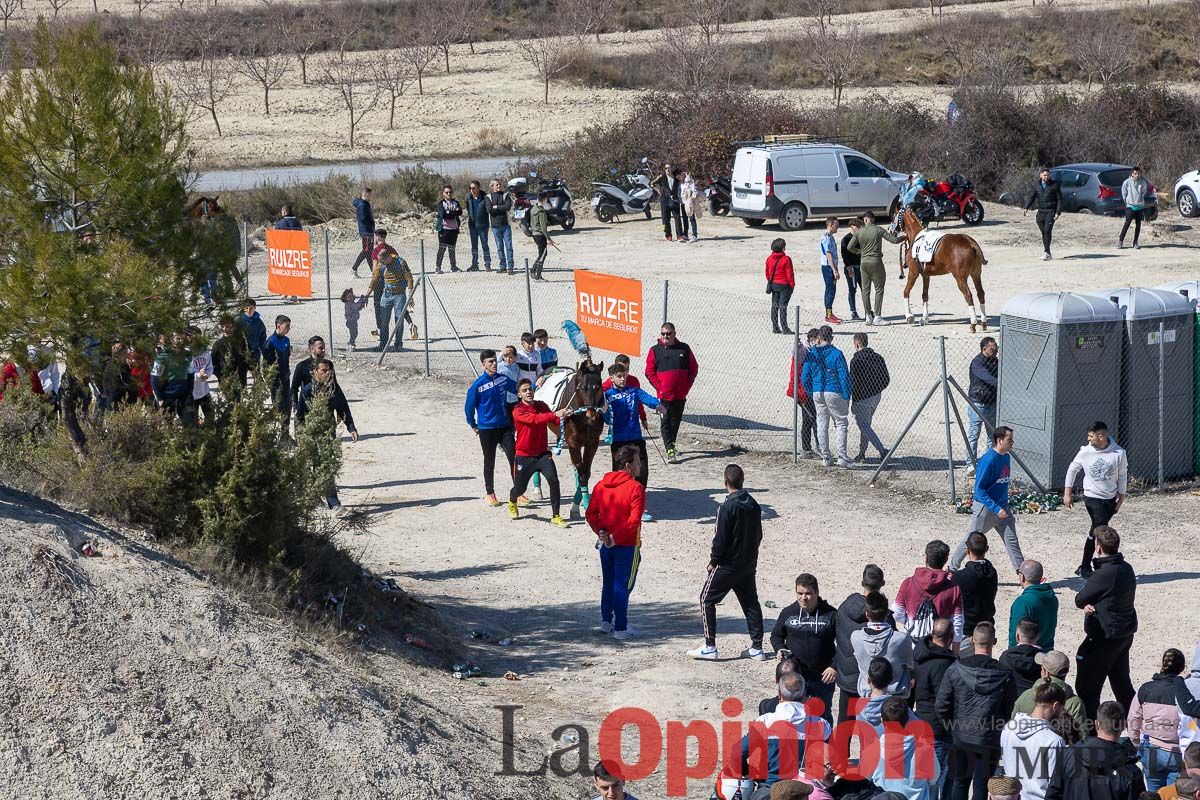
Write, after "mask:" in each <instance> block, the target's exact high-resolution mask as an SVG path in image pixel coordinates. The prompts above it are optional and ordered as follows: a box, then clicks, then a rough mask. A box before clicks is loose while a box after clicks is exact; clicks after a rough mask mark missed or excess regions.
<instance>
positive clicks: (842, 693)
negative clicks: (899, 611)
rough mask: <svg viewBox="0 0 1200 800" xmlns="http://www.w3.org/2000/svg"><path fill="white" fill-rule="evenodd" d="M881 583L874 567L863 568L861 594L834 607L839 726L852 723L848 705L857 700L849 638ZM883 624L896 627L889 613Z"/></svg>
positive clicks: (855, 663) (855, 670)
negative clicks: (835, 611) (868, 601)
mask: <svg viewBox="0 0 1200 800" xmlns="http://www.w3.org/2000/svg"><path fill="white" fill-rule="evenodd" d="M885 583H886V581H884V579H883V570H882V569H880V568H879V566H878V565H877V564H867V566H865V567H864V568H863V575H862V584H861V585H862V591H858V592H854V593H853V594H851V595H849V596H848V597H847V598H846V599H845V600H843V601H842V604H841V605H840V606H838V610H837V622H836V625H835V628H836V630H835V632H834V639H835V641H836V643H837V652H836V653H835V654H834V657H833V666H834V668H835V669H836V670H837V687H838V695H839V696H838V724H839V725H841V724H842V723H843V722H845V721H846V720H848V719H854V716H855V715H854V714H853V713H852V712H851V711H850V701H851V700H852V699H854V698H856V697H858V674H859V673H858V661H857V660H856V659H855V658H854V645H853V644H851V642H850V637H851V636H852V635H853V634H854V632H855V631H857V630H860V629H862V627H863V626H864V625H866V624H867V597H869V596H870V595H871V592H878V591H880V590H881V589H883V587H884V585H885ZM884 621H885V622H886V623H887V625H888V626H889V627H891V628H895V627H896V620H895V619H894V618H893V617H892V614H891V611H889V612H888V616H887V619H885V620H884Z"/></svg>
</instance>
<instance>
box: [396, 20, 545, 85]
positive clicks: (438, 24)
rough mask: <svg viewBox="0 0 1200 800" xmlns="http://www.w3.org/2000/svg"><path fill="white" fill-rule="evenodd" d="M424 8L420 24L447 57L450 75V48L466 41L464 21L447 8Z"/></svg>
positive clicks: (447, 69) (447, 72) (439, 50)
mask: <svg viewBox="0 0 1200 800" xmlns="http://www.w3.org/2000/svg"><path fill="white" fill-rule="evenodd" d="M423 8H424V9H425V10H424V11H423V12H422V13H421V14H420V23H421V24H422V26H423V27H425V28H426V30H428V31H429V36H430V39H431V40H432V42H433V44H434V46H435V47H437V49H438V52H440V53H441V54H442V55H443V56H444V57H445V59H446V74H447V75H449V74H450V48H451V47H453V46H454V45H456V44H459V43H460V42H464V41H466V31H465V30H464V26H463V24H462V20H461V19H460V18H459V16H458V14H457V13H455V14H447V13H446V10H445V8H443V7H440V6H439V5H438V4H436V3H427V4H423ZM542 13H545V14H553V13H555V12H554V10H553V8H551V9H547V10H546V11H544V12H542Z"/></svg>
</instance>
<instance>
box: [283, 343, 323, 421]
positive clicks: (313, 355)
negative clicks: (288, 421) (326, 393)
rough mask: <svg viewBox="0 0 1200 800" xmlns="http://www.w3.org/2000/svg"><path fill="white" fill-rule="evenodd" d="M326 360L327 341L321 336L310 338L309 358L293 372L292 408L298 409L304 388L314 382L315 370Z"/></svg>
mask: <svg viewBox="0 0 1200 800" xmlns="http://www.w3.org/2000/svg"><path fill="white" fill-rule="evenodd" d="M324 360H325V340H324V339H322V338H321V337H320V336H310V337H309V339H308V358H306V359H304V360H303V361H301V362H300V363H298V364H297V365H296V369H295V370H293V371H292V386H291V391H292V408H298V406H297V404H298V403H299V402H300V393H301V392H302V391H304V387H305V386H308V385H309V384H310V383H312V382H313V368H314V367H315V366H316V365H317V364H319V363H321V362H322V361H324Z"/></svg>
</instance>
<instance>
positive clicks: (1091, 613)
mask: <svg viewBox="0 0 1200 800" xmlns="http://www.w3.org/2000/svg"><path fill="white" fill-rule="evenodd" d="M1094 535H1095V537H1096V547H1097V548H1098V550H1099V552H1100V557H1099V558H1097V559H1095V561H1094V562H1093V563H1094V564H1095V566H1096V571H1095V572H1094V573H1092V577H1090V578H1088V580H1087V583H1085V584H1084V585H1083V588H1082V589H1080V590H1079V594H1077V595H1075V606H1076V607H1077V608H1082V609H1083V613H1084V614H1085V615H1086V617H1085V618H1084V622H1083V632H1084V635H1085V637H1086V638H1084V640H1083V643H1082V644H1080V645H1079V651H1078V653H1077V654H1076V656H1075V659H1076V662H1077V663H1078V664H1079V673H1078V675H1076V677H1075V693H1076V694H1077V695H1079V699H1080V700H1082V701H1083V707H1084V709H1085V710H1086V711H1087V716H1088V719H1089V720H1094V719H1095V718H1096V709H1097V708H1098V707H1099V706H1100V691H1101V690H1102V689H1103V688H1104V680H1105V678H1107V679H1108V682H1109V685H1110V686H1111V687H1112V692H1113V696H1114V697H1116V698H1117V702H1118V703H1120V704H1121V707H1122V708H1129V704H1130V703H1132V702H1133V697H1134V694H1135V692H1134V690H1133V681H1132V680H1131V679H1130V677H1129V650H1130V648H1131V647H1133V635H1134V634H1135V633H1137V629H1138V618H1137V609H1135V608H1134V596H1135V595H1136V593H1137V576H1136V575H1134V572H1133V567H1131V566H1130V565H1129V564H1128V563H1127V562H1126V561H1125V556H1123V555H1121V553H1120V552H1119V551H1120V549H1121V537H1120V536H1119V535H1118V534H1117V532H1116V531H1115V530H1113V529H1112V528H1110V527H1109V526H1107V525H1101V526H1100V527H1098V528H1096V531H1095V533H1094Z"/></svg>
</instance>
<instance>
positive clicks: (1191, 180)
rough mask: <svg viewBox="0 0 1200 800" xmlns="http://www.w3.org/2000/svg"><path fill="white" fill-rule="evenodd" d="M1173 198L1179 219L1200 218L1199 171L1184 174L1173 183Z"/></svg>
mask: <svg viewBox="0 0 1200 800" xmlns="http://www.w3.org/2000/svg"><path fill="white" fill-rule="evenodd" d="M1174 197H1175V204H1176V205H1177V206H1179V215H1180V216H1181V217H1197V216H1200V169H1194V170H1192V171H1191V172H1187V173H1184V175H1183V177H1182V178H1180V179H1179V180H1178V181H1176V182H1175V194H1174Z"/></svg>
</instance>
